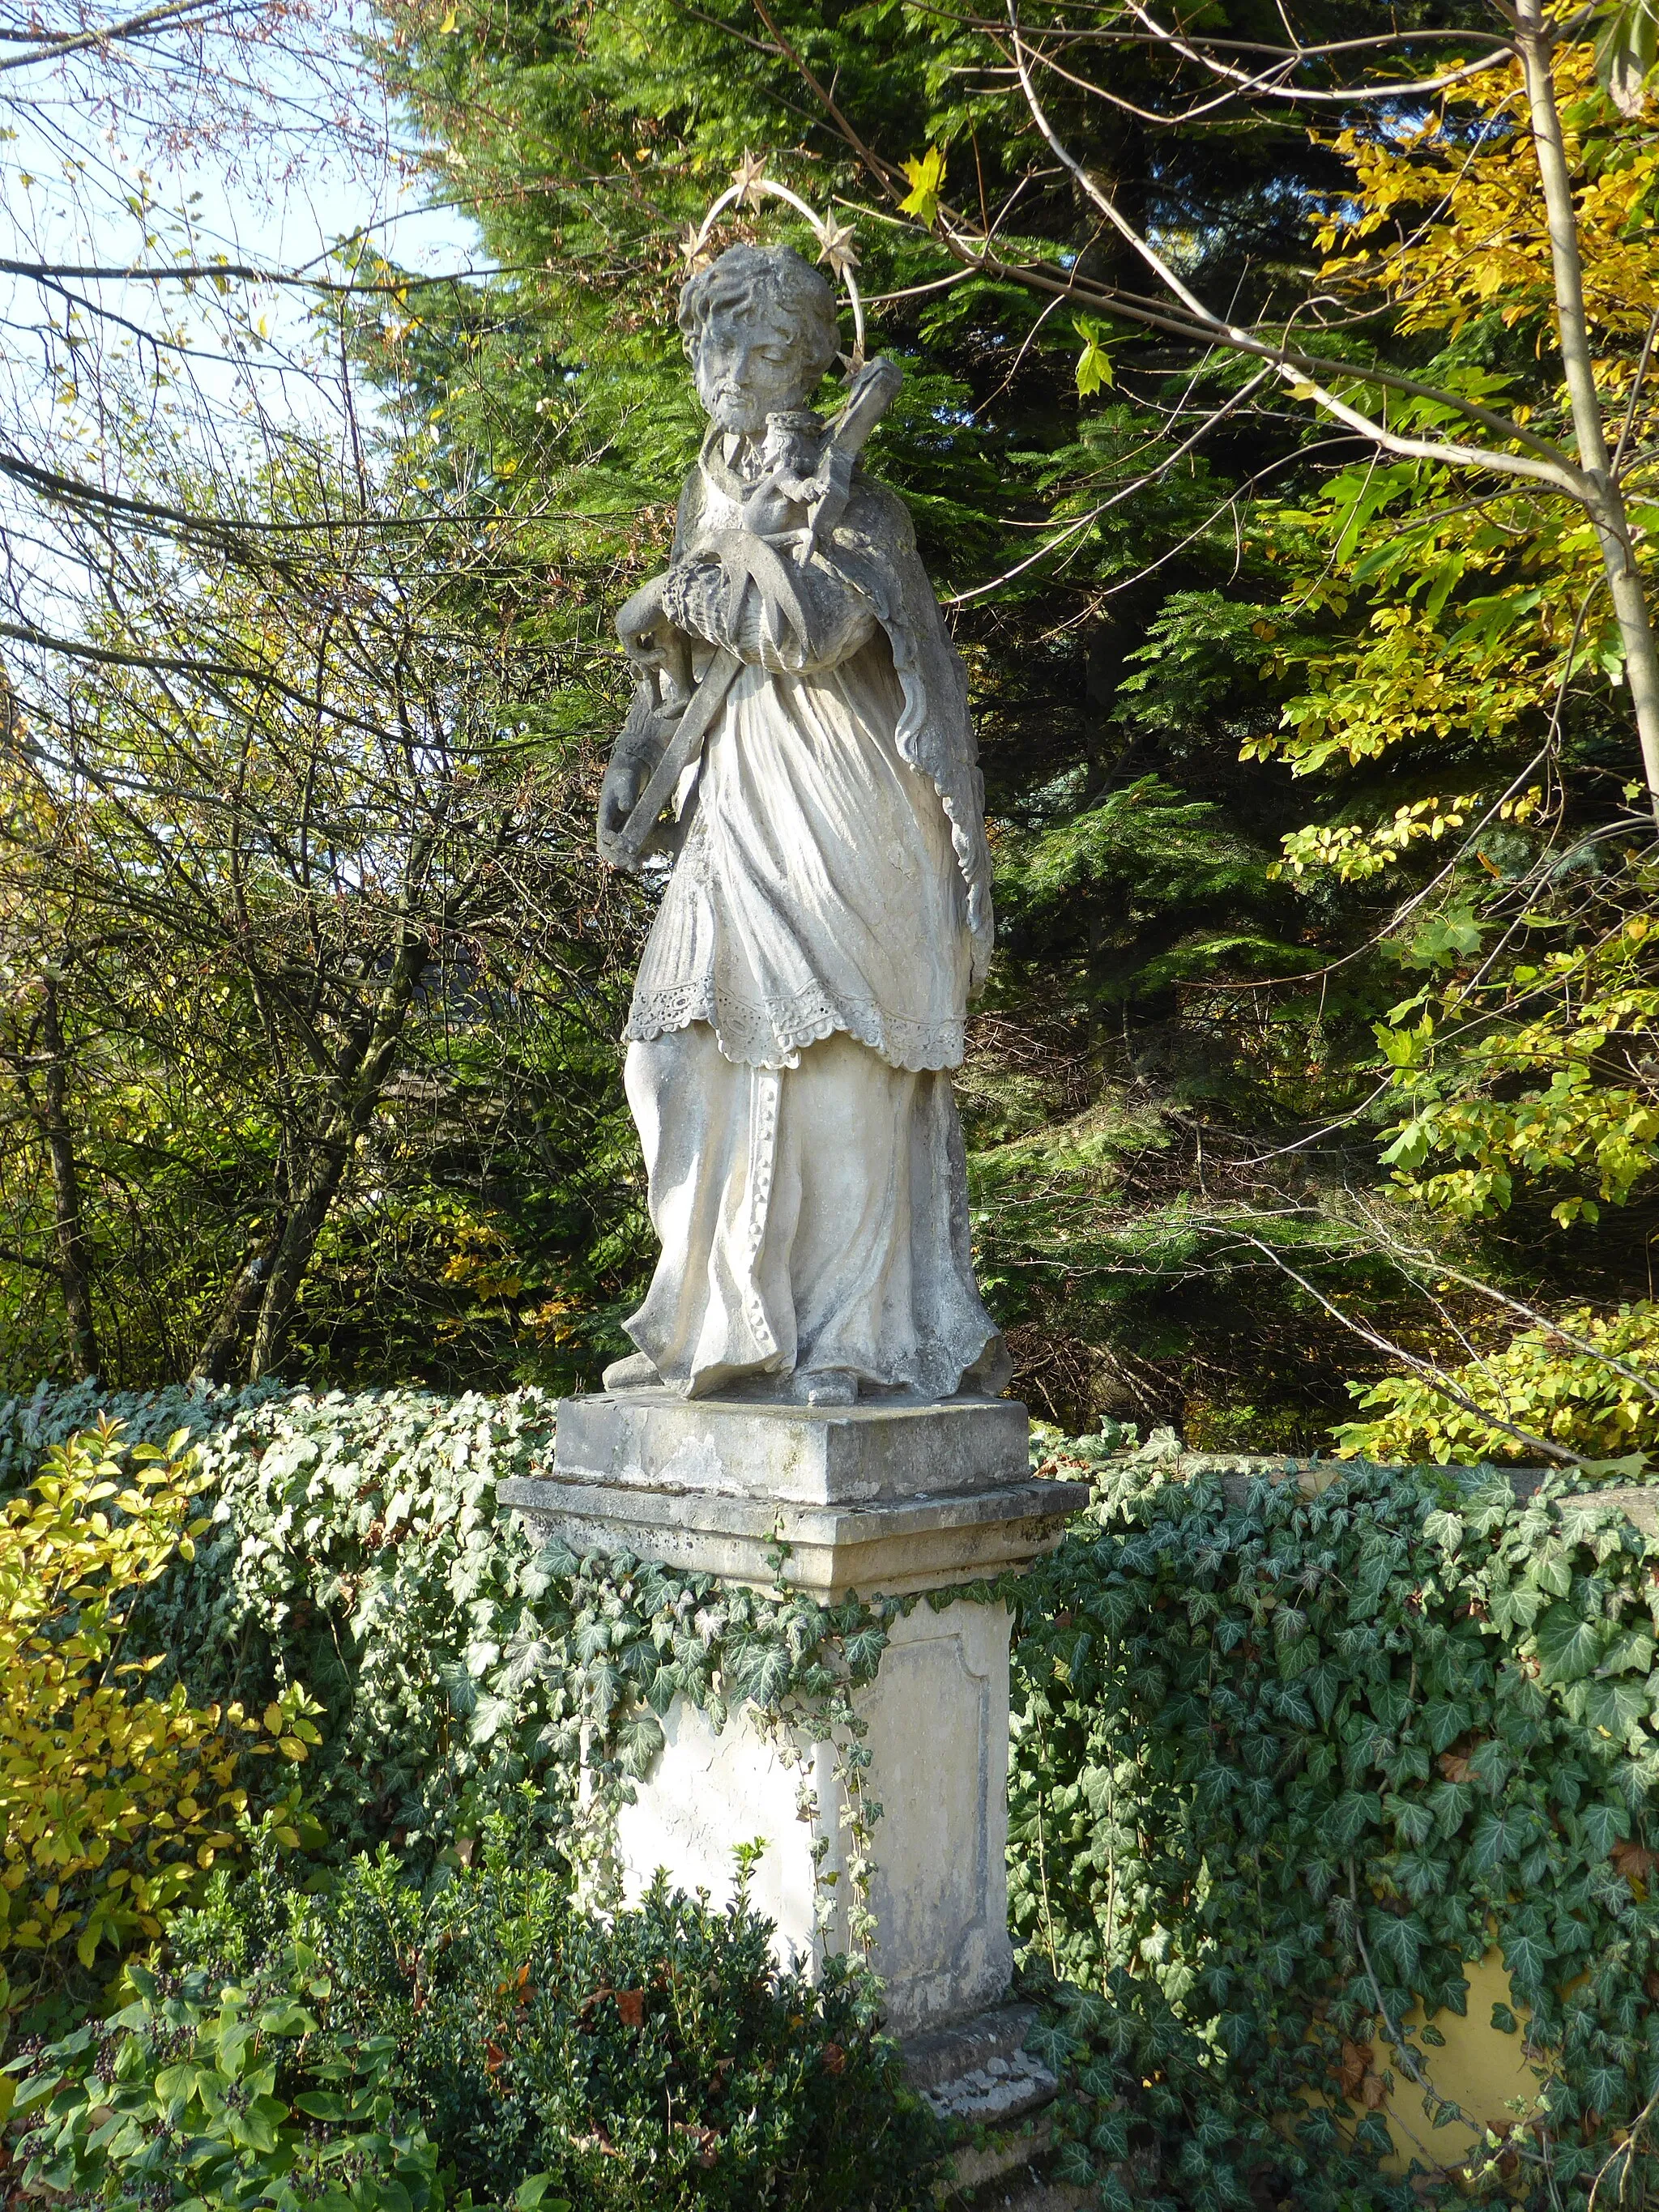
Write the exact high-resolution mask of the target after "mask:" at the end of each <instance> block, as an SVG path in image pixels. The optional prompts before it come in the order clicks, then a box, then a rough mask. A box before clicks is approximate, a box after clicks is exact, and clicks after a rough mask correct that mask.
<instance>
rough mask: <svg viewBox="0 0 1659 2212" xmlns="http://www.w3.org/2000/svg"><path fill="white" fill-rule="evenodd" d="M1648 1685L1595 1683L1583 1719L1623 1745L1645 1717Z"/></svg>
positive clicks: (1588, 1697) (1587, 1694) (1623, 1681)
mask: <svg viewBox="0 0 1659 2212" xmlns="http://www.w3.org/2000/svg"><path fill="white" fill-rule="evenodd" d="M1647 1710H1648V1688H1647V1684H1646V1683H1645V1682H1636V1681H1631V1680H1614V1681H1610V1682H1608V1681H1598V1682H1592V1683H1591V1684H1590V1686H1589V1690H1588V1691H1587V1692H1586V1694H1585V1698H1584V1718H1585V1719H1586V1720H1587V1721H1588V1722H1589V1724H1590V1726H1591V1727H1592V1728H1598V1729H1606V1730H1607V1734H1608V1735H1611V1736H1616V1737H1618V1739H1619V1740H1620V1742H1623V1741H1624V1739H1625V1738H1626V1736H1627V1735H1629V1734H1630V1732H1631V1730H1632V1728H1634V1727H1635V1725H1636V1723H1637V1722H1638V1721H1639V1720H1642V1719H1644V1717H1646V1714H1647Z"/></svg>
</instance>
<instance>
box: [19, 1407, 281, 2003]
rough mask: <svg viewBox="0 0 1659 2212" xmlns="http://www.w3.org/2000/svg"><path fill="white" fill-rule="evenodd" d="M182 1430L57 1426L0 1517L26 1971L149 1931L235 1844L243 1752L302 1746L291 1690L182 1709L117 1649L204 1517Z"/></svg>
mask: <svg viewBox="0 0 1659 2212" xmlns="http://www.w3.org/2000/svg"><path fill="white" fill-rule="evenodd" d="M186 1442H187V1438H186V1435H185V1431H180V1432H179V1434H178V1435H177V1436H175V1437H173V1438H172V1439H171V1441H170V1443H169V1444H168V1446H167V1449H165V1450H159V1449H155V1448H154V1447H151V1446H142V1447H140V1448H138V1449H134V1450H131V1451H130V1450H128V1449H125V1447H124V1446H123V1444H122V1442H121V1439H120V1436H119V1431H118V1426H117V1425H106V1426H101V1427H100V1428H99V1429H98V1430H96V1431H90V1432H87V1433H84V1434H82V1435H80V1436H76V1437H71V1438H70V1440H69V1442H68V1443H66V1444H64V1445H63V1446H62V1447H60V1448H59V1449H57V1450H55V1451H53V1452H52V1453H51V1454H50V1455H48V1457H47V1459H46V1464H45V1467H44V1469H43V1471H42V1473H41V1474H40V1478H39V1480H37V1481H36V1482H35V1484H34V1485H33V1488H32V1489H31V1490H30V1491H29V1492H27V1493H26V1494H25V1495H24V1496H22V1497H21V1498H14V1499H13V1500H11V1501H10V1502H9V1504H7V1505H6V1506H5V1507H4V1509H3V1512H0V1954H14V1955H13V1956H12V1958H11V1961H10V1963H11V1965H12V1966H13V1968H14V1970H15V1968H16V1967H17V1966H18V1965H19V1964H20V1963H21V1961H20V1960H18V1959H17V1957H16V1956H15V1954H19V1953H21V1954H34V1955H33V1960H32V1961H31V1964H32V1966H33V1969H34V1971H33V1972H31V1973H30V1974H29V1975H28V1976H27V1978H28V1979H30V1980H38V1979H39V1978H40V1972H41V1971H42V1970H46V1971H47V1972H49V1971H50V1969H51V1967H52V1965H53V1964H54V1962H55V1961H56V1960H67V1957H68V1954H69V1951H70V1948H71V1947H72V1948H73V1951H74V1954H75V1955H76V1957H77V1958H78V1959H79V1960H80V1961H81V1963H82V1966H91V1965H92V1964H93V1962H94V1959H95V1957H96V1955H97V1954H98V1951H99V1949H100V1947H102V1946H108V1947H111V1948H114V1949H116V1950H120V1949H122V1948H125V1947H127V1946H128V1945H130V1944H131V1943H133V1942H137V1941H139V1940H142V1939H144V1938H154V1937H155V1936H159V1935H160V1934H161V1929H162V1925H163V1921H164V1918H165V1916H166V1914H167V1911H168V1908H169V1907H170V1906H172V1905H175V1904H176V1903H177V1902H178V1900H179V1898H180V1897H181V1895H182V1894H183V1893H184V1892H185V1890H186V1889H187V1888H188V1887H189V1886H190V1884H191V1881H193V1880H194V1879H195V1877H196V1876H197V1875H198V1874H200V1873H201V1872H202V1871H203V1870H204V1869H206V1868H208V1867H210V1866H211V1865H212V1863H213V1861H214V1859H215V1857H216V1855H217V1854H219V1853H220V1852H222V1851H225V1850H230V1849H233V1848H234V1846H235V1844H236V1841H237V1824H238V1822H239V1820H240V1819H241V1817H242V1816H243V1815H244V1814H245V1813H246V1809H247V1803H248V1795H247V1791H246V1789H244V1788H243V1787H242V1786H241V1784H240V1781H239V1778H238V1777H239V1771H240V1766H241V1763H242V1761H243V1760H244V1759H245V1758H246V1757H247V1756H248V1755H249V1753H252V1754H254V1755H256V1756H258V1755H261V1754H264V1755H266V1756H269V1755H271V1754H273V1753H275V1754H276V1755H279V1756H281V1757H282V1758H284V1759H289V1760H290V1761H292V1762H294V1763H295V1764H297V1763H298V1762H299V1761H301V1760H302V1759H304V1758H305V1757H306V1755H307V1748H308V1747H309V1746H310V1745H312V1744H313V1743H315V1742H317V1741H319V1739H318V1735H317V1731H316V1729H315V1727H314V1726H313V1723H312V1720H311V1717H310V1716H311V1715H312V1714H313V1713H314V1712H315V1711H318V1708H317V1707H316V1706H315V1705H313V1704H312V1702H311V1700H310V1699H307V1697H306V1695H305V1694H304V1692H302V1691H301V1690H299V1689H297V1688H295V1689H293V1690H290V1691H289V1692H286V1693H285V1694H284V1695H283V1698H282V1699H280V1700H278V1701H276V1702H275V1703H273V1704H271V1705H269V1706H268V1707H267V1708H266V1710H265V1711H264V1713H263V1714H262V1715H260V1716H258V1717H253V1716H250V1715H248V1714H246V1713H245V1712H244V1711H242V1709H241V1707H240V1705H228V1706H219V1705H206V1706H196V1705H191V1704H190V1702H189V1700H188V1699H187V1697H186V1695H185V1690H184V1688H183V1687H182V1686H181V1685H179V1684H176V1683H175V1684H174V1685H173V1686H172V1687H171V1688H170V1689H169V1690H167V1692H165V1694H163V1695H161V1696H153V1695H150V1694H149V1692H148V1691H147V1688H146V1683H147V1680H148V1678H149V1676H151V1675H152V1674H154V1673H155V1670H156V1668H158V1667H160V1666H161V1664H162V1658H161V1655H159V1654H148V1655H137V1654H133V1653H131V1652H129V1650H127V1648H126V1637H125V1631H126V1626H127V1623H128V1620H129V1617H130V1615H131V1609H132V1601H133V1600H134V1598H135V1597H136V1596H137V1593H138V1592H139V1591H140V1590H142V1589H143V1588H144V1586H145V1585H146V1584H148V1583H153V1582H155V1580H156V1579H157V1578H158V1577H160V1576H161V1574H162V1573H164V1572H165V1571H166V1570H167V1566H168V1565H169V1564H170V1563H171V1562H172V1561H173V1559H175V1558H184V1559H189V1558H191V1556H192V1554H193V1550H194V1539H195V1537H196V1536H197V1534H200V1532H201V1531H202V1529H203V1528H205V1526H206V1525H207V1524H206V1522H204V1521H201V1520H193V1519H192V1518H191V1516H192V1513H193V1511H194V1510H195V1506H196V1502H197V1497H198V1495H199V1490H200V1484H199V1481H198V1480H197V1477H196V1476H195V1474H194V1473H193V1467H192V1462H193V1455H192V1454H191V1453H190V1452H188V1451H186V1450H185V1444H186ZM278 1833H279V1834H283V1835H284V1836H285V1839H287V1840H297V1837H295V1835H294V1834H293V1832H292V1831H291V1830H289V1831H286V1832H285V1831H284V1830H283V1829H282V1828H281V1827H279V1829H278Z"/></svg>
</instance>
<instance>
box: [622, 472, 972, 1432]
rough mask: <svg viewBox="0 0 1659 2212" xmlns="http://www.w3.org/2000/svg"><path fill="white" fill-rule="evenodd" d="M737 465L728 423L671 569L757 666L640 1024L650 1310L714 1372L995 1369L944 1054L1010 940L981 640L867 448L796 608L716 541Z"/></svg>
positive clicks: (738, 693)
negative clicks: (970, 665)
mask: <svg viewBox="0 0 1659 2212" xmlns="http://www.w3.org/2000/svg"><path fill="white" fill-rule="evenodd" d="M743 490H744V485H743V484H742V483H741V482H740V481H739V480H738V479H737V478H736V477H733V475H732V472H731V471H729V469H727V468H726V465H725V464H724V462H723V461H722V459H721V458H720V453H719V451H718V447H717V444H716V441H714V439H712V438H711V439H710V441H709V442H708V444H707V445H706V446H705V448H704V453H703V458H702V462H701V464H700V465H699V468H698V470H697V471H696V474H695V475H694V476H693V477H691V478H690V480H689V482H688V483H687V486H686V490H685V494H684V497H683V498H682V501H681V509H680V518H679V527H678V531H677V533H676V540H675V566H674V571H673V574H672V576H671V581H670V584H669V586H668V587H667V590H666V592H665V608H666V611H667V612H668V613H669V615H670V617H671V619H672V620H673V621H674V622H675V623H677V624H678V626H679V627H680V628H682V629H685V630H687V631H689V632H690V634H691V635H693V636H695V637H700V638H702V640H703V641H705V643H706V647H707V654H708V656H709V657H712V654H713V652H714V649H715V648H716V647H727V648H728V649H730V650H732V651H734V652H735V653H737V654H738V657H739V659H741V661H742V662H743V666H742V668H741V669H740V671H739V672H738V675H737V677H736V678H734V679H733V682H732V687H731V690H729V692H728V693H727V695H726V700H725V702H724V703H723V705H722V706H721V708H720V709H719V711H718V714H717V717H716V719H715V720H714V723H713V724H712V726H711V727H710V730H709V732H708V739H707V741H706V744H705V746H704V750H703V754H702V761H701V763H700V765H699V768H698V770H697V773H696V785H695V787H694V789H693V790H692V791H691V792H690V794H689V795H688V796H687V798H686V799H685V801H684V807H683V815H682V818H683V820H684V821H685V823H686V826H685V831H684V840H683V842H682V844H681V848H680V852H679V855H678V860H677V862H676V865H675V868H674V872H673V875H672V877H671V880H670V883H669V884H668V887H667V890H666V891H665V896H664V899H663V903H662V906H661V908H660V909H659V914H658V916H657V920H656V923H655V926H654V927H653V930H652V933H651V938H650V941H649V943H648V945H647V948H646V952H645V957H644V959H643V961H642V963H641V968H640V973H639V976H638V979H637V982H636V985H635V994H634V1002H633V1007H632V1010H631V1012H630V1016H629V1023H628V1027H627V1030H626V1036H627V1037H628V1039H629V1054H628V1066H627V1085H628V1095H629V1104H630V1106H631V1107H632V1109H633V1111H634V1115H635V1120H636V1121H637V1123H638V1125H639V1127H640V1131H641V1139H642V1142H643V1145H644V1148H645V1155H646V1164H647V1172H648V1176H649V1198H650V1207H651V1215H652V1220H653V1225H654V1226H655V1228H656V1230H657V1232H658V1234H659V1237H660V1238H661V1240H662V1244H663V1256H662V1259H661V1261H660V1262H659V1266H658V1268H657V1272H656V1275H655V1277H654V1279H653V1282H652V1285H651V1288H650V1291H649V1292H648V1294H647V1297H646V1300H645V1303H644V1304H643V1305H642V1306H641V1308H640V1310H639V1311H638V1312H637V1313H635V1315H634V1316H632V1317H631V1319H630V1320H629V1322H628V1323H627V1324H626V1326H627V1328H628V1333H629V1335H630V1336H631V1337H632V1339H633V1340H634V1342H635V1344H636V1345H637V1346H639V1348H640V1350H641V1351H642V1352H645V1353H646V1354H647V1357H648V1358H650V1359H651V1360H652V1361H653V1363H654V1364H655V1366H656V1368H657V1370H658V1372H659V1374H660V1375H661V1376H662V1377H663V1379H664V1381H665V1383H668V1385H669V1386H670V1387H671V1388H672V1389H678V1390H681V1391H684V1392H685V1393H686V1394H687V1395H692V1396H702V1395H708V1394H710V1393H713V1392H715V1391H720V1390H722V1389H731V1388H732V1387H734V1386H738V1385H742V1384H745V1383H747V1384H751V1385H752V1384H756V1383H760V1382H761V1378H764V1377H767V1376H788V1375H790V1374H792V1373H793V1372H796V1371H797V1370H823V1369H840V1370H851V1371H852V1372H853V1373H854V1374H855V1375H856V1376H857V1377H858V1378H859V1382H860V1386H861V1387H862V1388H863V1389H866V1390H878V1391H879V1390H902V1391H911V1392H916V1393H919V1394H921V1395H926V1396H927V1397H930V1398H931V1397H943V1396H948V1395H951V1394H952V1393H953V1392H955V1391H956V1390H957V1389H959V1388H962V1387H964V1385H965V1386H966V1387H969V1388H985V1387H987V1386H988V1387H989V1388H990V1389H1000V1388H1001V1387H1002V1385H1003V1383H1004V1382H1005V1381H1006V1372H1007V1370H1006V1353H1005V1352H1003V1350H1002V1346H1001V1340H1000V1337H999V1336H998V1335H997V1333H996V1330H995V1328H994V1324H993V1323H992V1322H991V1320H990V1318H989V1316H987V1313H986V1311H985V1309H984V1306H983V1305H982V1304H981V1301H980V1297H979V1294H978V1291H977V1290H976V1289H975V1284H974V1279H973V1267H972V1259H971V1255H970V1250H969V1225H968V1214H967V1181H966V1168H965V1162H964V1159H963V1146H962V1136H961V1131H960V1127H959V1124H958V1122H957V1112H956V1106H955V1102H954V1099H953V1097H952V1095H951V1081H950V1077H949V1073H948V1072H947V1071H948V1070H949V1069H951V1068H952V1067H954V1066H957V1065H959V1064H960V1061H961V1059H962V1054H963V1023H964V1019H965V1016H966V1012H967V1000H968V995H969V989H970V987H972V985H973V984H975V982H976V981H979V980H980V978H981V975H982V972H983V967H984V964H985V962H986V960H987V958H988V954H989V948H990V939H991V910H990V894H989V866H988V858H987V853H986V848H985V834H984V824H983V818H982V811H981V807H982V799H981V788H982V787H981V781H980V776H979V773H978V770H977V769H976V768H975V765H974V750H973V739H972V733H971V727H970V725H969V718H968V713H967V693H966V683H965V678H964V677H963V671H962V666H961V663H960V662H959V660H958V659H957V656H956V654H955V653H954V652H953V650H952V649H951V644H950V641H949V639H948V637H947V636H946V635H945V629H944V624H943V622H942V621H941V619H940V617H939V608H938V605H937V602H936V601H935V599H934V598H933V592H932V589H931V587H930V586H929V585H928V582H927V576H926V574H925V573H924V572H923V570H922V568H921V561H920V559H919V556H918V555H917V552H916V548H915V536H914V532H912V530H911V527H910V522H909V517H908V514H907V513H906V512H905V509H904V507H903V506H902V503H901V502H900V501H898V500H896V498H894V497H893V495H891V494H890V493H888V492H886V491H885V490H884V489H882V488H881V487H879V486H878V485H876V484H874V483H871V482H870V481H869V480H868V479H865V478H862V477H855V479H854V489H853V495H852V497H851V500H850V501H849V503H848V508H847V511H846V513H845V515H844V516H843V518H842V522H841V524H840V526H838V527H837V529H836V532H835V534H834V538H833V541H832V542H831V544H829V546H828V547H826V548H824V549H823V550H822V551H821V553H820V556H819V557H818V558H817V559H816V560H815V561H814V562H812V564H811V567H810V568H807V569H803V570H796V571H793V573H792V575H791V577H790V581H789V591H790V599H791V601H792V605H790V607H789V608H787V609H786V608H785V607H784V606H783V605H781V603H780V602H779V600H778V599H776V598H775V596H774V595H773V594H772V593H770V592H767V591H765V590H764V589H763V588H760V587H759V586H757V585H756V584H755V583H754V582H753V581H749V582H747V583H746V584H745V583H744V580H743V578H742V576H741V574H736V575H735V580H734V574H733V573H732V570H731V567H730V564H727V565H726V566H722V564H721V562H720V546H721V543H722V539H723V538H725V537H726V533H729V532H735V531H737V530H738V528H740V514H739V506H740V501H741V498H742V495H743ZM762 1387H763V1384H762Z"/></svg>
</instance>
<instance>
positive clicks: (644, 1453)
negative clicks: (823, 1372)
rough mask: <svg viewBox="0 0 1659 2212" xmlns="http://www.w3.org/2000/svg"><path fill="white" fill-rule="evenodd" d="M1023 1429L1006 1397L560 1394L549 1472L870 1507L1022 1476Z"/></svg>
mask: <svg viewBox="0 0 1659 2212" xmlns="http://www.w3.org/2000/svg"><path fill="white" fill-rule="evenodd" d="M1028 1427H1029V1424H1028V1422H1027V1419H1026V1415H1025V1408H1024V1406H1021V1405H1018V1404H1016V1403H1014V1402H1013V1401H1012V1400H1010V1399H1007V1398H954V1399H949V1400H946V1401H945V1402H944V1403H942V1404H938V1403H933V1402H931V1401H927V1400H921V1399H918V1400H913V1401H905V1400H896V1399H891V1398H887V1399H875V1400H865V1401H861V1402H860V1404H858V1405H854V1406H847V1407H834V1408H820V1407H804V1406H789V1405H769V1404H764V1403H762V1404H757V1403H754V1402H752V1401H744V1400H740V1399H730V1398H724V1399H723V1398H693V1399H685V1398H677V1397H673V1396H671V1395H669V1394H668V1393H667V1392H665V1391H652V1392H649V1393H647V1392H630V1393H629V1394H628V1395H626V1396H623V1397H620V1398H611V1397H589V1398H566V1399H563V1400H562V1401H561V1402H560V1406H559V1409H558V1442H557V1446H556V1451H555V1455H554V1462H553V1472H554V1474H555V1476H558V1475H560V1474H577V1475H580V1477H582V1478H584V1479H586V1480H599V1481H601V1482H605V1483H615V1484H618V1485H623V1486H629V1487H635V1488H647V1489H656V1490H660V1491H665V1492H675V1491H684V1492H696V1493H701V1494H708V1495H718V1496H725V1497H732V1498H771V1499H775V1500H781V1501H785V1502H787V1503H788V1504H795V1505H868V1504H878V1503H889V1502H891V1501H895V1500H898V1499H903V1498H916V1497H919V1496H924V1495H928V1494H932V1493H940V1494H944V1495H947V1496H961V1495H963V1494H964V1493H965V1492H969V1491H975V1490H988V1489H990V1488H993V1487H994V1486H998V1485H1007V1484H1011V1483H1012V1484H1018V1483H1019V1482H1022V1481H1024V1479H1025V1475H1026V1436H1027V1432H1028Z"/></svg>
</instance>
